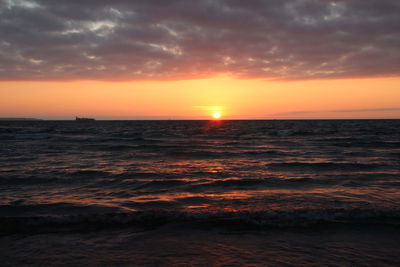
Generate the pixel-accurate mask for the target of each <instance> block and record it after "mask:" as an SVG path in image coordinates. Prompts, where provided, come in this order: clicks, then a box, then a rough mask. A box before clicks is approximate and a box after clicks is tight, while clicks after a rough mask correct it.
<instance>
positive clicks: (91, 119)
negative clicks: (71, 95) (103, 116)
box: [75, 117, 95, 121]
mask: <svg viewBox="0 0 400 267" xmlns="http://www.w3.org/2000/svg"><path fill="white" fill-rule="evenodd" d="M75 120H76V121H95V119H93V118H79V117H75Z"/></svg>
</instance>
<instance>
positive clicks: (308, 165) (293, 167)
mask: <svg viewBox="0 0 400 267" xmlns="http://www.w3.org/2000/svg"><path fill="white" fill-rule="evenodd" d="M267 167H268V168H269V169H271V170H276V171H304V170H310V171H370V170H374V171H375V170H378V169H382V168H385V167H387V166H386V165H382V164H372V163H371V164H365V163H336V162H315V163H313V162H283V163H270V164H267Z"/></svg>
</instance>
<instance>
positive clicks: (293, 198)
mask: <svg viewBox="0 0 400 267" xmlns="http://www.w3.org/2000/svg"><path fill="white" fill-rule="evenodd" d="M0 144H1V145H0V196H1V197H0V248H1V251H2V252H1V254H0V258H1V259H3V263H4V264H6V265H10V266H11V265H15V264H18V265H23V264H28V265H30V264H33V265H40V264H44V263H47V264H50V265H51V264H54V265H63V264H66V265H76V264H78V265H79V264H85V265H108V264H113V265H132V264H133V265H135V263H136V264H137V265H149V266H152V265H154V266H157V265H169V266H179V265H182V266H187V265H193V266H203V265H215V266H222V265H224V264H226V265H227V266H232V265H238V266H241V265H245V264H250V265H252V264H253V265H254V266H257V265H265V264H266V265H270V266H282V265H286V266H290V265H307V266H309V265H313V264H315V266H320V264H325V265H332V266H350V265H354V264H355V265H363V266H368V265H370V266H376V265H380V266H395V265H398V264H400V261H399V260H398V259H397V255H398V254H399V253H400V241H399V240H400V229H399V226H400V224H399V222H400V220H399V219H400V120H307V121H300V120H296V121H295V120H293V121H283V120H282V121H281V120H268V121H93V122H90V121H88V122H79V121H14V122H11V121H1V122H0Z"/></svg>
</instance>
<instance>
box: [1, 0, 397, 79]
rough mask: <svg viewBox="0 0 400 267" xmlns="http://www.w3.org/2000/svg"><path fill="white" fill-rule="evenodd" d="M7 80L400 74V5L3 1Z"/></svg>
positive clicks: (362, 1)
mask: <svg viewBox="0 0 400 267" xmlns="http://www.w3.org/2000/svg"><path fill="white" fill-rule="evenodd" d="M0 36H1V38H0V79H1V80H57V79H60V80H74V79H95V80H143V79H150V80H154V79H160V80H164V79H188V78H200V77H210V76H213V75H216V74H228V75H233V76H235V77H240V78H262V79H315V78H347V77H371V76H399V75H400V1H394V0H343V1H320V0H298V1H292V0H269V1H261V0H248V1H243V0H198V1H197V0H196V1H188V0H146V1H139V0H137V1H129V0H113V1H108V0H85V1H77V0H57V1H54V0H0Z"/></svg>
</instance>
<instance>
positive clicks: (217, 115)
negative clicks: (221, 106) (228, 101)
mask: <svg viewBox="0 0 400 267" xmlns="http://www.w3.org/2000/svg"><path fill="white" fill-rule="evenodd" d="M212 116H213V118H214V120H218V119H219V118H221V112H218V111H216V112H214V113H213V114H212Z"/></svg>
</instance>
